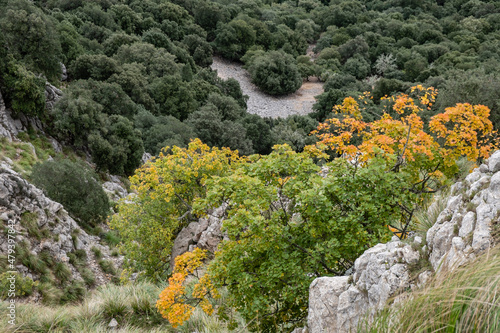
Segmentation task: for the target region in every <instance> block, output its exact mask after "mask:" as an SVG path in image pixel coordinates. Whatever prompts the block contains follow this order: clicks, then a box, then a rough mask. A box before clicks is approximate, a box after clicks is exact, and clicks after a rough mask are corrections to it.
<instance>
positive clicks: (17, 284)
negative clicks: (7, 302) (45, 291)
mask: <svg viewBox="0 0 500 333" xmlns="http://www.w3.org/2000/svg"><path fill="white" fill-rule="evenodd" d="M35 286H36V283H34V282H33V280H32V279H31V278H29V277H24V276H22V275H21V274H20V273H18V272H4V273H2V274H0V299H2V300H4V299H7V298H9V299H11V298H12V296H13V295H9V294H11V293H14V295H15V297H23V296H29V295H31V294H32V293H33V288H34V287H35ZM11 287H14V288H12V289H11ZM12 290H14V291H12Z"/></svg>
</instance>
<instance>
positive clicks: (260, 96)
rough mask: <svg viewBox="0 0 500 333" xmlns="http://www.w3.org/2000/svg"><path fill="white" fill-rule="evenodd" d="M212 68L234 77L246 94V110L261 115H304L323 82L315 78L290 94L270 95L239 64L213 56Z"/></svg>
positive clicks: (223, 76)
mask: <svg viewBox="0 0 500 333" xmlns="http://www.w3.org/2000/svg"><path fill="white" fill-rule="evenodd" d="M212 69H213V70H216V71H217V74H218V75H219V77H220V78H223V79H228V78H230V77H232V78H234V79H236V80H237V81H238V82H239V83H240V86H241V90H242V91H243V94H245V95H248V97H249V98H248V102H247V106H248V109H247V110H248V112H249V113H254V114H258V115H259V116H261V117H271V118H280V117H281V118H285V117H287V116H289V115H293V114H300V115H305V114H308V113H310V112H312V111H313V110H312V106H313V104H314V103H315V102H316V99H315V98H314V96H317V95H319V94H321V93H322V92H323V83H321V82H318V81H317V80H316V79H314V81H313V80H311V81H308V82H304V83H303V84H302V87H300V89H299V90H297V91H296V92H294V93H293V94H290V95H285V96H279V97H275V96H271V95H268V94H266V93H264V92H262V91H260V90H259V88H257V86H256V85H254V84H253V83H252V82H250V74H249V73H248V72H247V70H246V69H244V68H243V67H242V65H241V64H239V63H236V62H232V61H228V60H225V59H222V58H220V57H214V62H213V64H212Z"/></svg>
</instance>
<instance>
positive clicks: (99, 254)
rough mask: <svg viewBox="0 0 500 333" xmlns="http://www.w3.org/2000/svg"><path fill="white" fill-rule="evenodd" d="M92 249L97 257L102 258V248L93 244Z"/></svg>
mask: <svg viewBox="0 0 500 333" xmlns="http://www.w3.org/2000/svg"><path fill="white" fill-rule="evenodd" d="M90 250H91V251H92V252H93V253H94V255H95V257H96V258H97V259H101V258H102V252H101V250H100V249H99V248H97V247H95V246H92V248H91V249H90Z"/></svg>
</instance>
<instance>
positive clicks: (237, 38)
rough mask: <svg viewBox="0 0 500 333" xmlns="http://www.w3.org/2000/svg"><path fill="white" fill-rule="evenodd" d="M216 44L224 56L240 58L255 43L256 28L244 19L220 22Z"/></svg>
mask: <svg viewBox="0 0 500 333" xmlns="http://www.w3.org/2000/svg"><path fill="white" fill-rule="evenodd" d="M215 34H216V36H217V37H216V38H215V41H214V45H215V48H216V50H217V51H218V52H219V53H220V54H222V55H223V56H224V57H226V58H229V59H234V60H238V59H239V58H241V57H242V56H243V55H244V54H245V53H246V52H247V51H248V49H250V47H251V46H252V45H254V43H255V39H256V34H255V30H254V29H253V28H252V26H251V25H249V24H248V23H247V22H245V21H243V20H233V21H231V22H229V23H227V24H220V25H219V27H218V28H217V31H216V32H215Z"/></svg>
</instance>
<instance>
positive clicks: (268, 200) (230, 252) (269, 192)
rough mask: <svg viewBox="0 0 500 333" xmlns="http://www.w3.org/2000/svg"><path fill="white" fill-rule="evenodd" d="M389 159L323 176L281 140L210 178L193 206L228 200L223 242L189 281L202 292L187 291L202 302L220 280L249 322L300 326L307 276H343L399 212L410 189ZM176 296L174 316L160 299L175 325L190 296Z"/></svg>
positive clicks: (343, 165)
mask: <svg viewBox="0 0 500 333" xmlns="http://www.w3.org/2000/svg"><path fill="white" fill-rule="evenodd" d="M385 163H386V162H385V161H382V160H374V161H371V163H369V164H368V165H366V167H365V168H358V169H356V168H354V167H353V166H352V165H350V164H349V163H348V162H346V161H345V160H337V161H335V162H334V163H333V164H331V165H329V170H330V173H329V175H328V177H326V178H322V177H321V176H320V175H319V174H318V171H319V167H318V166H316V165H315V164H314V162H313V160H312V159H311V158H310V156H309V155H308V154H306V153H301V154H298V153H295V152H293V151H292V150H291V149H290V147H288V146H286V145H282V146H275V150H274V152H272V153H271V154H270V155H267V156H262V157H259V158H257V157H256V158H253V159H252V160H251V163H249V164H244V165H242V166H241V167H240V168H238V169H237V170H235V171H234V172H233V173H232V174H230V175H228V176H226V177H213V178H211V179H208V180H207V182H206V184H207V188H208V192H207V195H206V197H205V198H200V199H199V200H197V202H196V203H195V205H194V207H195V209H196V211H198V212H199V213H200V214H202V213H203V212H206V211H207V209H209V208H211V207H218V205H220V204H222V203H227V204H228V208H227V210H226V213H227V218H226V219H224V221H223V226H222V229H223V230H224V231H225V232H226V233H227V235H228V237H229V240H226V241H223V242H222V243H221V245H220V246H219V250H218V251H217V252H216V253H215V259H214V260H213V261H212V262H211V263H210V264H209V266H208V268H207V274H206V275H205V276H204V277H202V278H201V280H200V281H199V283H198V284H197V285H195V287H194V288H195V290H204V291H205V292H198V293H193V295H192V296H191V299H192V302H195V303H196V302H200V301H201V302H203V301H205V302H206V298H207V297H208V296H210V295H214V294H215V293H214V292H213V286H215V287H218V288H220V287H222V286H226V287H227V289H228V291H229V296H228V298H227V301H226V303H227V304H226V306H232V307H235V308H236V309H237V311H238V312H240V313H241V314H242V315H243V317H244V318H245V319H246V320H247V323H249V326H250V328H251V329H252V330H258V331H260V332H276V331H292V330H293V328H294V327H299V326H301V325H303V324H304V320H305V317H306V315H307V306H308V290H309V285H310V283H311V282H312V280H313V279H314V278H315V277H319V276H324V275H337V274H342V272H344V271H345V270H346V269H347V268H348V267H350V265H352V262H353V261H354V259H355V258H356V257H357V256H358V255H359V254H360V253H362V252H363V251H364V250H365V249H366V248H368V247H370V246H372V245H374V244H376V243H377V242H379V241H381V240H383V239H387V238H388V237H389V233H388V232H387V229H386V228H385V227H384V225H385V224H386V223H387V222H388V221H392V220H395V219H397V218H398V209H397V204H396V203H397V202H399V201H401V200H406V197H405V194H404V191H403V190H402V186H401V183H402V182H404V178H403V177H402V176H401V175H400V174H395V173H385V172H381V170H383V169H384V168H385V167H386V166H385ZM248 193H251V194H252V195H248ZM181 282H182V281H181ZM169 288H170V287H169ZM169 292H171V291H170V290H168V289H167V290H166V291H164V293H169ZM163 295H165V294H163V293H162V296H163ZM215 295H216V294H215ZM162 300H163V297H161V298H160V301H162ZM182 304H184V308H182V307H181V305H182ZM182 304H179V305H178V307H177V309H179V311H178V312H177V313H176V315H174V316H172V311H173V309H174V308H173V306H174V304H172V305H170V306H169V305H167V304H164V305H166V306H167V309H165V308H164V310H167V311H166V313H170V314H171V315H170V318H172V317H174V319H176V320H177V321H176V322H175V323H179V321H180V320H179V319H183V320H185V319H186V317H189V313H187V311H189V309H190V308H189V306H186V305H189V304H188V303H186V302H183V303H182ZM190 304H193V303H190ZM191 306H192V305H191ZM168 310H170V311H168ZM208 310H210V309H208ZM169 320H170V319H169Z"/></svg>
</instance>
